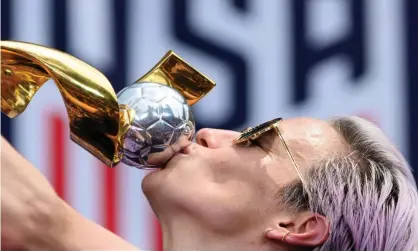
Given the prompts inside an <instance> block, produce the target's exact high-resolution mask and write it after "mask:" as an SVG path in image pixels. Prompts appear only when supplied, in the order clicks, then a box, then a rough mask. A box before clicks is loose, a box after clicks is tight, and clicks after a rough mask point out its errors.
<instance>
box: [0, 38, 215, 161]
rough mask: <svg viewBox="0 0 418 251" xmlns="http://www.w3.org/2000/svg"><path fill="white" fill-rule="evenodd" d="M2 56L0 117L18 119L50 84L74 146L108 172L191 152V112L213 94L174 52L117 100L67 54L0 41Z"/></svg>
mask: <svg viewBox="0 0 418 251" xmlns="http://www.w3.org/2000/svg"><path fill="white" fill-rule="evenodd" d="M1 53H2V58H1V64H2V71H1V80H2V83H1V87H2V91H1V102H2V107H1V109H2V112H3V113H4V114H6V115H7V116H8V117H10V118H14V117H16V116H18V115H19V114H21V113H22V112H24V110H25V109H26V107H27V106H28V104H29V102H30V101H31V100H32V99H33V98H34V96H35V94H36V92H37V91H38V89H39V88H41V87H42V85H43V84H44V83H45V82H46V81H47V80H49V79H52V80H53V82H54V83H55V84H56V86H57V87H58V89H59V91H60V93H61V96H62V97H63V100H64V104H65V107H66V110H67V114H68V118H69V124H70V138H71V140H72V141H73V142H75V143H76V144H78V145H80V146H81V147H83V148H84V149H85V150H87V151H88V152H90V153H91V154H92V155H93V156H95V157H96V158H98V159H99V160H101V161H102V162H103V163H105V164H106V165H108V166H109V167H115V166H116V165H117V164H118V163H120V162H123V163H125V164H127V165H129V166H134V167H137V168H141V169H146V168H160V167H162V166H164V164H165V163H166V162H167V161H168V160H170V159H171V157H173V155H175V154H176V153H178V152H179V151H181V149H182V148H184V147H186V146H187V145H189V144H190V141H191V140H192V138H193V137H194V135H195V131H196V129H195V121H194V118H193V114H192V110H191V107H192V106H193V105H194V104H195V103H196V102H198V101H199V100H200V99H201V98H203V97H204V96H205V95H206V94H207V93H208V92H210V91H211V90H212V88H213V87H214V86H215V83H214V82H213V81H211V80H210V79H209V78H207V77H206V76H204V75H203V74H202V73H200V72H198V71H197V70H196V69H194V68H193V67H191V66H190V65H189V64H188V63H186V62H185V61H184V60H183V59H181V58H180V57H179V56H178V55H176V54H175V53H174V52H173V51H169V52H168V53H167V54H166V55H165V56H164V57H163V58H162V59H161V60H160V62H158V63H157V64H156V65H155V66H154V67H153V68H152V69H151V70H150V71H149V72H148V73H146V74H145V75H144V76H142V77H141V78H139V79H138V80H137V81H135V82H134V83H133V84H131V85H129V86H127V87H126V88H124V89H123V90H121V91H120V92H119V93H118V95H116V94H115V92H114V90H113V88H112V86H111V84H110V83H109V81H108V80H107V78H106V77H105V76H104V75H103V74H102V73H101V72H99V71H98V70H97V69H95V68H93V67H92V66H90V65H88V64H87V63H85V62H83V61H81V60H79V59H77V58H75V57H73V56H71V55H69V54H67V53H64V52H61V51H57V50H54V49H52V48H48V47H45V46H41V45H37V44H33V43H25V42H17V41H1ZM34 133H36V132H34Z"/></svg>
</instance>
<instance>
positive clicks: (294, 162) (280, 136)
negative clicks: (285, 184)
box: [274, 124, 306, 184]
mask: <svg viewBox="0 0 418 251" xmlns="http://www.w3.org/2000/svg"><path fill="white" fill-rule="evenodd" d="M274 130H275V131H276V133H277V135H278V136H279V138H280V141H281V142H282V144H283V146H284V147H285V148H286V152H287V155H289V158H290V159H291V160H292V163H293V165H294V167H295V169H296V172H297V173H298V175H299V178H300V179H301V181H302V183H303V184H306V183H305V180H304V179H303V176H302V173H301V171H300V169H299V166H298V165H297V164H296V161H295V159H294V158H293V155H292V153H291V152H290V149H289V147H288V146H287V144H286V141H284V138H283V136H282V133H281V132H280V129H279V127H278V125H277V124H275V125H274Z"/></svg>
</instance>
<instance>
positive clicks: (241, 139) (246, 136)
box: [233, 118, 305, 184]
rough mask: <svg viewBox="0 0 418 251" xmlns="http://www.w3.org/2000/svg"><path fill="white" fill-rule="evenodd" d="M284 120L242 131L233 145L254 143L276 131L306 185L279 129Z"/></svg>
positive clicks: (276, 120)
mask: <svg viewBox="0 0 418 251" xmlns="http://www.w3.org/2000/svg"><path fill="white" fill-rule="evenodd" d="M282 120H283V119H282V118H276V119H272V120H270V121H267V122H265V123H262V124H260V125H258V126H256V127H254V128H252V127H249V128H247V129H245V130H243V131H241V134H240V135H239V136H238V138H236V139H235V140H234V141H233V144H234V145H235V144H242V143H245V142H251V141H254V140H255V139H257V138H259V137H260V136H262V135H264V134H265V133H266V132H269V131H271V130H274V131H275V132H276V134H277V136H279V139H280V142H281V143H282V145H283V146H284V148H285V149H286V152H287V155H288V156H289V158H290V160H291V161H292V164H293V166H294V168H295V170H296V172H297V174H298V176H299V178H300V179H301V181H302V183H304V184H305V181H304V179H303V176H302V173H301V172H300V169H299V167H298V165H297V164H296V161H295V158H293V155H292V152H291V151H290V149H289V147H288V146H287V144H286V141H285V140H284V139H283V135H282V133H281V131H280V129H279V126H278V125H279V123H280V122H281V121H282Z"/></svg>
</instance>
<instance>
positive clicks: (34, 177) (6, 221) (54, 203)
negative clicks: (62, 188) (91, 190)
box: [0, 137, 65, 250]
mask: <svg viewBox="0 0 418 251" xmlns="http://www.w3.org/2000/svg"><path fill="white" fill-rule="evenodd" d="M0 171H1V230H2V231H1V241H2V245H1V248H2V250H3V249H27V250H30V249H44V248H46V247H48V248H51V247H54V248H56V249H57V250H60V249H61V248H60V247H61V246H60V245H62V243H59V242H60V240H59V238H60V235H62V234H64V231H65V224H62V223H64V222H65V215H63V213H64V211H65V210H62V209H63V208H64V207H63V204H64V202H63V201H62V200H61V199H60V198H59V197H58V196H57V195H56V193H55V192H54V189H53V188H52V187H51V185H50V184H49V182H48V181H47V179H46V178H45V177H44V176H43V175H42V174H41V173H40V172H39V171H38V170H37V169H36V168H35V167H33V166H32V164H31V163H29V162H28V161H27V160H26V159H24V158H23V157H22V156H21V155H20V154H19V153H18V152H17V151H16V150H15V149H14V148H13V147H12V146H11V145H10V144H9V143H8V142H7V141H6V140H5V139H4V138H3V137H2V138H1V165H0ZM59 222H60V223H61V224H57V223H59Z"/></svg>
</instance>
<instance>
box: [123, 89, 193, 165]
mask: <svg viewBox="0 0 418 251" xmlns="http://www.w3.org/2000/svg"><path fill="white" fill-rule="evenodd" d="M118 99H119V103H121V104H126V105H127V107H128V109H132V110H134V111H135V117H134V119H133V120H132V123H131V126H130V128H129V129H128V131H127V132H126V135H125V140H124V141H123V147H122V151H123V154H124V157H123V158H122V162H124V163H125V164H127V165H130V166H137V167H151V166H154V165H156V164H158V163H165V162H166V161H167V160H169V159H170V158H171V157H172V156H173V155H174V154H175V153H177V152H179V151H180V150H181V149H182V148H183V147H185V146H187V145H188V142H189V141H190V140H191V139H192V137H193V135H194V133H195V122H194V119H193V114H192V111H191V108H190V106H189V105H188V104H187V101H186V99H185V98H184V97H183V96H182V95H181V94H180V93H179V92H178V91H177V90H175V89H173V88H171V87H168V86H166V85H162V84H158V83H152V82H146V83H141V84H134V85H131V86H128V87H126V88H125V89H123V90H122V91H121V92H119V94H118Z"/></svg>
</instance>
